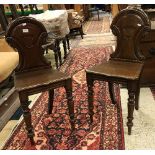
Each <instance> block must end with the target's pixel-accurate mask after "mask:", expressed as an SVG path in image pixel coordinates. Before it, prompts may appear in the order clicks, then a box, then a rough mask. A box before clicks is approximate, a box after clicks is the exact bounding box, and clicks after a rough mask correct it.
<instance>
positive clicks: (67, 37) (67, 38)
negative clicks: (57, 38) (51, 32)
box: [66, 35, 70, 50]
mask: <svg viewBox="0 0 155 155" xmlns="http://www.w3.org/2000/svg"><path fill="white" fill-rule="evenodd" d="M66 40H67V47H68V50H70V45H69V36H68V35H66Z"/></svg>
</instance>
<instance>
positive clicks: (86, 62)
mask: <svg viewBox="0 0 155 155" xmlns="http://www.w3.org/2000/svg"><path fill="white" fill-rule="evenodd" d="M111 51H112V49H111V47H106V48H104V47H98V48H93V47H91V48H76V49H73V50H72V51H71V52H70V54H69V55H68V57H67V60H66V61H65V63H64V64H63V65H62V67H61V69H60V70H61V71H63V72H67V73H69V74H71V75H73V100H74V104H75V123H76V129H75V131H74V132H73V133H71V130H70V124H69V116H68V109H67V105H66V95H65V90H64V88H59V89H56V90H55V100H54V108H53V111H52V114H51V115H48V114H47V100H48V96H47V93H46V92H45V93H43V94H42V95H41V96H40V97H39V98H38V100H37V101H36V102H35V104H34V105H33V107H32V109H31V112H32V120H33V126H34V129H35V138H34V139H35V146H31V145H30V142H29V139H28V138H27V135H26V131H25V124H24V122H23V121H22V122H21V123H20V124H19V126H18V127H17V128H16V129H15V131H14V132H13V134H12V136H11V137H10V138H9V139H8V141H7V143H6V144H5V146H4V148H3V149H14V150H17V149H18V150H19V149H25V150H30V149H37V150H45V149H46V150H62V149H67V150H68V149H69V150H73V149H74V150H77V149H78V150H99V149H109V150H112V149H125V145H124V131H123V120H122V109H121V104H120V95H119V89H118V87H115V90H116V91H115V95H116V97H117V101H118V103H117V104H116V105H113V104H112V103H111V100H110V98H109V94H108V87H107V84H106V83H104V82H98V81H96V82H95V86H94V99H95V101H94V112H95V115H94V123H93V124H92V125H90V124H89V115H88V103H87V87H86V81H85V71H84V69H86V68H88V67H90V66H93V65H95V64H99V63H101V62H103V61H106V60H107V59H108V58H109V55H110V53H111Z"/></svg>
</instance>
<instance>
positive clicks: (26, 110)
mask: <svg viewBox="0 0 155 155" xmlns="http://www.w3.org/2000/svg"><path fill="white" fill-rule="evenodd" d="M19 99H20V103H21V108H22V111H23V117H24V121H25V125H26V130H27V135H28V137H29V138H30V142H31V144H32V145H33V144H34V139H33V137H34V132H33V126H32V122H31V112H30V109H29V107H28V96H27V95H26V94H24V93H21V92H19Z"/></svg>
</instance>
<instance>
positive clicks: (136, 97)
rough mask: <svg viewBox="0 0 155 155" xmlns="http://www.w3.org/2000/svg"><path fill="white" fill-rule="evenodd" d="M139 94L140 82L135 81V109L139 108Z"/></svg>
mask: <svg viewBox="0 0 155 155" xmlns="http://www.w3.org/2000/svg"><path fill="white" fill-rule="evenodd" d="M139 94H140V84H139V81H138V82H137V89H136V96H135V109H136V110H138V109H139Z"/></svg>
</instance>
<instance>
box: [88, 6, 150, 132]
mask: <svg viewBox="0 0 155 155" xmlns="http://www.w3.org/2000/svg"><path fill="white" fill-rule="evenodd" d="M111 29H112V32H113V34H114V35H115V36H117V47H116V50H115V52H114V53H113V54H112V56H111V58H110V60H109V61H108V62H106V63H102V64H100V65H97V66H94V67H92V68H90V69H87V70H86V78H87V85H88V102H89V113H90V118H91V122H92V121H93V82H94V80H102V81H107V82H108V83H109V92H110V97H111V100H112V103H116V100H115V98H114V90H113V83H114V82H115V83H125V84H127V89H128V94H129V98H128V117H127V119H128V122H127V126H128V134H129V135H130V134H131V128H132V126H133V122H132V120H133V111H134V107H135V109H136V110H138V99H139V92H140V87H139V79H140V75H141V72H142V69H143V60H144V59H145V57H144V56H143V55H142V53H141V51H140V50H139V44H140V40H141V38H142V37H143V36H144V35H145V33H146V31H149V29H150V21H149V20H148V17H147V15H146V14H145V13H144V12H143V11H142V10H139V9H124V10H122V11H121V12H119V14H118V15H117V16H115V18H114V19H113V21H112V24H111Z"/></svg>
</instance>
